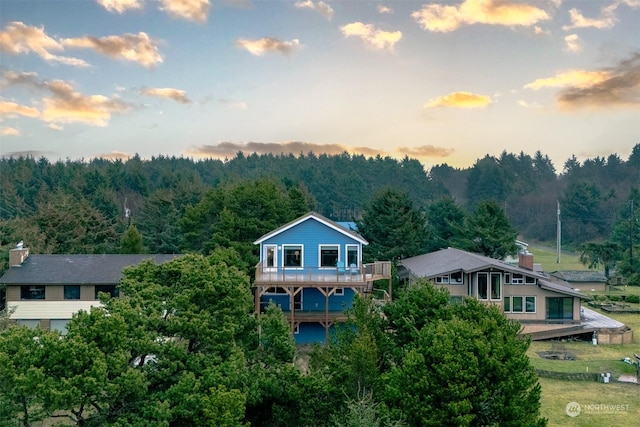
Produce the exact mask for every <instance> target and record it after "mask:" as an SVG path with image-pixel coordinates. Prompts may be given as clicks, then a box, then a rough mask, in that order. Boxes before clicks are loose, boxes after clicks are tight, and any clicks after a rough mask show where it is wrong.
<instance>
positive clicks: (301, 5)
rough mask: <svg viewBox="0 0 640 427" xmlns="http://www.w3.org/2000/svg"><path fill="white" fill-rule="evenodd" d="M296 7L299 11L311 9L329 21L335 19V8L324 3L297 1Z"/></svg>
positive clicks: (308, 0) (306, 0)
mask: <svg viewBox="0 0 640 427" xmlns="http://www.w3.org/2000/svg"><path fill="white" fill-rule="evenodd" d="M294 6H295V7H297V8H298V9H311V10H313V11H315V12H318V13H319V14H320V15H322V16H324V17H325V18H326V19H328V20H329V21H330V20H331V18H333V8H332V7H331V6H329V5H328V4H326V3H325V2H323V1H319V2H315V3H314V2H313V1H311V0H305V1H297V2H295V3H294Z"/></svg>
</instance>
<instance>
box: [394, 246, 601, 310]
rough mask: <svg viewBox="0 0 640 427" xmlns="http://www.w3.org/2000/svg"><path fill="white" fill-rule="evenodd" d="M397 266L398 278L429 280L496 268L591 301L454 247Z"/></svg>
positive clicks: (523, 271)
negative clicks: (398, 270)
mask: <svg viewBox="0 0 640 427" xmlns="http://www.w3.org/2000/svg"><path fill="white" fill-rule="evenodd" d="M400 265H401V266H402V267H403V268H404V269H405V270H406V271H405V272H400V276H404V277H407V276H410V275H413V276H415V277H424V278H432V277H435V276H442V275H445V274H450V273H453V272H456V271H460V270H462V271H463V272H465V273H474V272H476V271H481V270H486V269H487V268H496V269H499V270H501V271H509V272H512V273H521V274H526V275H528V276H533V277H536V278H537V279H538V286H540V287H541V288H542V289H546V290H550V291H554V292H558V293H561V294H565V295H570V296H575V297H579V298H583V299H590V298H589V297H588V296H587V295H583V294H581V293H580V292H578V291H576V290H574V289H573V288H571V287H570V286H568V284H567V285H563V284H560V283H552V282H550V281H548V280H547V277H546V276H545V275H543V274H540V273H537V272H535V271H531V270H527V269H526V268H522V267H516V266H513V265H511V264H507V263H506V262H502V261H500V260H497V259H494V258H489V257H486V256H483V255H478V254H474V253H471V252H466V251H462V250H460V249H455V248H447V249H441V250H439V251H436V252H431V253H428V254H423V255H418V256H415V257H411V258H406V259H403V260H402V261H400Z"/></svg>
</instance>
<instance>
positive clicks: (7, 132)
mask: <svg viewBox="0 0 640 427" xmlns="http://www.w3.org/2000/svg"><path fill="white" fill-rule="evenodd" d="M0 135H2V136H20V135H22V133H20V131H19V130H18V129H16V128H12V127H8V126H0Z"/></svg>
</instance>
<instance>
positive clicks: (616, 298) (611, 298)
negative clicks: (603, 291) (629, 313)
mask: <svg viewBox="0 0 640 427" xmlns="http://www.w3.org/2000/svg"><path fill="white" fill-rule="evenodd" d="M621 300H622V298H620V295H609V301H621Z"/></svg>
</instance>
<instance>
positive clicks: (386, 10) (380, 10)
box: [376, 4, 393, 14]
mask: <svg viewBox="0 0 640 427" xmlns="http://www.w3.org/2000/svg"><path fill="white" fill-rule="evenodd" d="M376 10H377V11H378V13H380V14H383V13H393V9H391V8H390V7H388V6H384V5H381V4H379V5H378V6H376Z"/></svg>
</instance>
